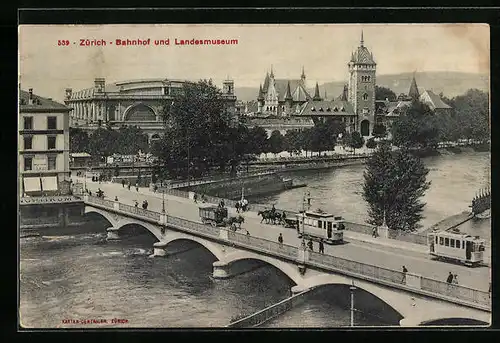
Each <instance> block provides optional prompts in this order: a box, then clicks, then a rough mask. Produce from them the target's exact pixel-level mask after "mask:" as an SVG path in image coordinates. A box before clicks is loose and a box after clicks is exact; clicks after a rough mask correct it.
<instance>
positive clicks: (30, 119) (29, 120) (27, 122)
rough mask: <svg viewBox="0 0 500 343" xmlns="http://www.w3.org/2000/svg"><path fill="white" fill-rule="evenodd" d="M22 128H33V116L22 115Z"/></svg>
mask: <svg viewBox="0 0 500 343" xmlns="http://www.w3.org/2000/svg"><path fill="white" fill-rule="evenodd" d="M24 129H25V130H33V117H24Z"/></svg>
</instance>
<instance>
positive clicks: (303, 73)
mask: <svg viewBox="0 0 500 343" xmlns="http://www.w3.org/2000/svg"><path fill="white" fill-rule="evenodd" d="M300 78H301V79H305V78H306V73H305V72H304V66H302V74H301V75H300Z"/></svg>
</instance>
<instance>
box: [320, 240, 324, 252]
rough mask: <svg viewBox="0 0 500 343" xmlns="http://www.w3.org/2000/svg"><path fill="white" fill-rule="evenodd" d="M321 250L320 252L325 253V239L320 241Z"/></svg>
mask: <svg viewBox="0 0 500 343" xmlns="http://www.w3.org/2000/svg"><path fill="white" fill-rule="evenodd" d="M319 252H320V254H324V253H325V246H324V244H323V241H319Z"/></svg>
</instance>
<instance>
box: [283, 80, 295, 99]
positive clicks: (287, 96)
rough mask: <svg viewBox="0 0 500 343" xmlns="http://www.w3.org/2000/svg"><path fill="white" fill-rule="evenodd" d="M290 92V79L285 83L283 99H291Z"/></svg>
mask: <svg viewBox="0 0 500 343" xmlns="http://www.w3.org/2000/svg"><path fill="white" fill-rule="evenodd" d="M292 99H293V98H292V92H291V91H290V81H288V83H287V85H286V93H285V100H292Z"/></svg>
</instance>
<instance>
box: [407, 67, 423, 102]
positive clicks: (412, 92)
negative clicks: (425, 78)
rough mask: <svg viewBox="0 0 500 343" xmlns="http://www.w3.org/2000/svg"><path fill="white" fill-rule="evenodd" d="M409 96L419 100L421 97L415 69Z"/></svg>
mask: <svg viewBox="0 0 500 343" xmlns="http://www.w3.org/2000/svg"><path fill="white" fill-rule="evenodd" d="M408 96H409V97H410V98H412V99H413V100H417V99H418V98H420V94H419V92H418V87H417V80H416V79H415V71H414V72H413V78H412V80H411V85H410V90H409V91H408Z"/></svg>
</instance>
